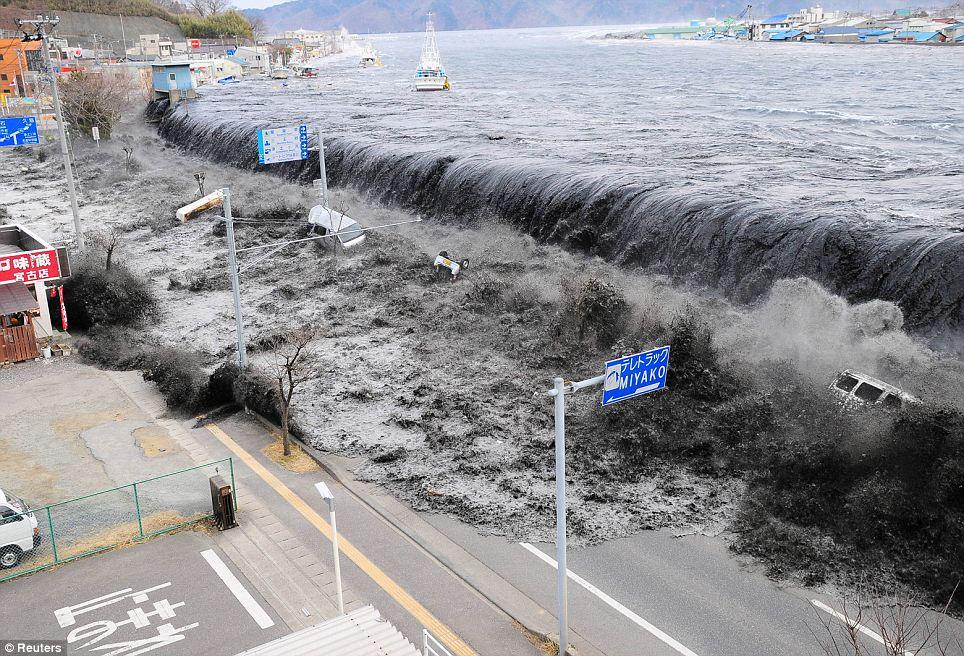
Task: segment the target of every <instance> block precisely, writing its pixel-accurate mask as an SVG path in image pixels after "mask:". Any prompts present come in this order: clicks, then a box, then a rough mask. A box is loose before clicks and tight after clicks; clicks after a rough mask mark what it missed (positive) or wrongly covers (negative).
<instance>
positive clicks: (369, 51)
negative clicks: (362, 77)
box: [359, 43, 382, 68]
mask: <svg viewBox="0 0 964 656" xmlns="http://www.w3.org/2000/svg"><path fill="white" fill-rule="evenodd" d="M359 63H360V65H361V67H362V68H368V67H369V66H381V65H382V58H381V57H380V56H379V55H378V52H377V51H376V50H375V47H374V46H373V45H372V44H370V43H366V44H365V50H364V52H362V56H361V62H359Z"/></svg>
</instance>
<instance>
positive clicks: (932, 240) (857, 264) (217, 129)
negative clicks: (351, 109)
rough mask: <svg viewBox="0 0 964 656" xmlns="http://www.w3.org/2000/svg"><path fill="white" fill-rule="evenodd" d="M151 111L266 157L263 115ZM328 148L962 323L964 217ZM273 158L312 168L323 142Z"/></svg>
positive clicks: (468, 195)
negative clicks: (903, 221)
mask: <svg viewBox="0 0 964 656" xmlns="http://www.w3.org/2000/svg"><path fill="white" fill-rule="evenodd" d="M148 119H149V120H152V121H154V122H156V123H158V132H159V134H160V135H161V136H162V137H163V138H164V139H166V140H167V141H169V142H171V143H174V144H177V145H179V146H181V147H184V148H186V149H189V150H191V151H193V152H195V153H197V154H199V155H202V156H205V157H207V158H210V159H212V160H215V161H219V162H224V163H230V164H232V165H234V166H237V167H240V168H247V169H255V168H258V158H257V138H256V136H255V130H254V128H255V127H258V126H254V125H251V124H248V123H243V122H240V121H229V120H223V121H211V120H209V119H208V120H203V121H202V120H199V119H197V118H195V117H192V116H191V115H190V114H189V112H188V111H186V110H185V109H183V108H180V107H179V108H175V109H173V110H170V109H169V108H168V107H167V103H166V101H160V102H156V103H153V104H152V105H151V106H150V107H149V108H148ZM325 152H326V166H327V171H328V178H329V182H330V184H332V185H335V186H345V187H352V188H355V189H357V190H359V191H361V192H362V193H365V194H367V195H368V196H369V197H371V198H373V199H375V200H377V201H379V202H382V203H386V204H390V205H395V206H399V207H403V208H406V209H409V210H413V211H417V212H420V213H422V214H425V215H428V216H433V217H436V218H438V219H440V220H446V219H453V218H463V219H464V218H466V217H470V218H474V217H485V216H494V217H496V218H498V219H500V220H501V221H504V222H506V223H508V224H511V225H513V226H515V227H517V228H518V229H520V230H522V231H525V232H526V233H528V234H530V235H532V236H533V237H535V238H537V239H539V240H542V241H544V242H547V243H552V244H557V245H560V246H563V247H565V248H568V249H571V250H575V251H580V252H583V253H586V254H589V255H596V256H599V257H602V258H605V259H607V260H609V261H611V262H614V263H617V264H619V265H622V266H626V267H643V268H647V269H649V270H652V271H655V272H658V273H663V274H668V275H670V276H673V277H675V278H680V279H686V280H690V281H693V282H696V283H698V284H705V285H711V286H715V287H718V288H719V289H721V290H722V291H723V292H724V293H725V294H726V295H727V296H729V297H730V298H733V299H734V300H736V301H739V302H752V301H754V300H755V299H757V298H759V297H760V296H761V295H763V294H765V293H766V292H767V291H768V290H769V289H770V286H771V285H772V284H773V283H774V282H775V281H777V280H780V279H783V278H791V277H797V276H806V277H809V278H812V279H814V280H816V281H817V282H819V283H821V284H823V285H824V286H826V287H827V288H828V289H829V290H831V291H832V292H834V293H836V294H839V295H841V296H843V297H845V298H846V299H847V300H849V301H851V302H854V303H857V302H864V301H868V300H872V299H875V298H880V299H884V300H887V301H892V302H894V303H896V304H897V305H898V306H899V307H900V308H901V310H902V311H903V312H904V315H905V319H906V321H905V326H906V327H907V328H908V329H910V330H912V331H915V332H917V333H919V334H922V335H925V336H928V337H935V338H940V337H945V338H946V337H949V336H955V335H957V334H958V333H959V331H960V329H961V326H962V320H964V229H962V230H957V231H955V230H954V229H952V228H947V227H938V226H933V227H928V226H920V225H914V226H901V225H900V224H899V223H898V224H894V223H893V222H891V223H887V224H886V225H881V223H879V222H874V221H867V220H862V217H860V216H859V215H854V214H851V213H847V212H841V213H839V214H835V215H832V216H831V215H828V214H827V213H826V211H825V210H824V211H818V210H816V209H808V207H807V206H806V203H802V202H801V203H800V204H798V205H794V206H791V207H781V208H777V207H774V206H767V205H766V204H765V203H764V202H762V201H758V200H753V199H748V198H744V197H739V196H735V195H728V194H724V193H721V192H715V193H714V191H713V190H708V189H699V188H695V187H693V186H692V185H688V186H687V185H680V186H679V187H678V188H677V187H675V186H673V185H669V184H667V183H665V182H656V181H647V180H645V179H642V178H641V177H640V175H639V174H638V173H636V172H633V171H629V170H621V169H619V168H616V167H612V168H607V167H606V166H598V167H593V168H592V169H589V170H587V169H586V167H585V166H582V167H577V166H575V165H570V164H567V163H565V162H558V161H547V160H539V159H522V158H518V157H511V158H509V157H504V158H500V157H492V156H485V155H480V154H472V153H458V152H444V151H441V150H439V149H438V148H436V147H430V146H425V145H422V146H419V145H415V144H398V143H382V142H376V141H374V140H370V139H357V138H345V137H336V138H333V139H331V140H326V144H325ZM272 172H276V173H278V174H279V175H282V176H284V177H286V178H289V179H297V180H301V181H303V182H306V183H307V182H310V181H311V180H312V179H314V178H316V177H317V172H318V159H317V150H316V149H315V150H313V151H312V153H311V158H310V159H308V160H305V161H301V162H289V163H286V164H278V165H273V166H272Z"/></svg>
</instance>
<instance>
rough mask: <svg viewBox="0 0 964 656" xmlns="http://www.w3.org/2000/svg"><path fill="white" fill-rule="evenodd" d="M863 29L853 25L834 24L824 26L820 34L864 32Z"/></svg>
mask: <svg viewBox="0 0 964 656" xmlns="http://www.w3.org/2000/svg"><path fill="white" fill-rule="evenodd" d="M862 31H863V30H858V29H857V28H856V27H853V26H845V25H833V26H830V27H824V28H823V29H821V30H820V34H857V33H858V32H862Z"/></svg>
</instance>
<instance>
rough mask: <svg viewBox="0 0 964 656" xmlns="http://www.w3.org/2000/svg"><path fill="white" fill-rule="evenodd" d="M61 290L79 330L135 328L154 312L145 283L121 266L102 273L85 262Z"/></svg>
mask: <svg viewBox="0 0 964 656" xmlns="http://www.w3.org/2000/svg"><path fill="white" fill-rule="evenodd" d="M64 290H65V294H64V303H65V305H66V307H67V314H68V315H69V316H70V321H71V324H73V326H75V327H76V328H80V329H86V328H90V327H91V326H95V325H107V326H135V325H137V324H139V323H140V322H142V321H143V320H144V319H147V318H149V317H151V316H153V315H154V314H155V312H156V311H157V299H156V298H155V296H154V292H153V290H152V289H151V287H150V285H149V283H148V281H147V280H145V279H144V278H143V277H141V276H139V275H137V274H135V273H134V272H132V271H131V270H130V269H128V268H127V267H126V266H124V265H122V264H120V263H115V264H113V265H112V266H111V268H110V270H105V269H103V268H102V267H101V266H99V265H98V264H96V263H95V262H94V261H93V259H92V258H85V259H83V260H81V262H80V264H79V265H78V266H77V267H76V268H75V269H74V271H73V274H72V275H71V277H70V278H67V281H66V283H65V284H64Z"/></svg>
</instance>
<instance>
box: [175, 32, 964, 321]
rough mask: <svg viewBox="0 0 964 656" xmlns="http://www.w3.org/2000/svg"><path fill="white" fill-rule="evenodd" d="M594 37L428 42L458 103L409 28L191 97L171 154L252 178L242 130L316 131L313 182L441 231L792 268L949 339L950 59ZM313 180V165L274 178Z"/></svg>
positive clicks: (252, 161) (761, 271) (963, 269)
mask: <svg viewBox="0 0 964 656" xmlns="http://www.w3.org/2000/svg"><path fill="white" fill-rule="evenodd" d="M605 31H606V30H605V29H591V30H586V29H582V30H575V29H569V30H559V29H553V30H511V31H482V32H449V33H441V34H440V35H439V45H440V49H441V52H442V56H443V61H444V63H445V65H446V68H447V69H448V72H449V76H450V79H451V80H452V85H453V89H452V91H450V92H448V93H429V94H417V93H414V92H412V91H411V90H410V89H411V76H412V73H413V71H414V68H415V66H416V64H417V61H418V56H419V50H420V46H421V40H422V37H421V35H418V34H408V35H392V36H379V37H376V38H373V39H372V40H373V42H374V44H375V46H376V48H377V49H378V50H379V51H380V52H382V53H383V54H382V59H383V61H384V63H385V67H384V68H371V69H361V68H359V67H358V65H357V59H356V58H355V57H345V58H342V59H340V60H338V61H328V62H325V63H324V64H323V65H322V68H321V77H320V78H318V79H313V80H304V79H293V80H290V81H289V83H288V84H287V85H286V86H285V85H283V84H282V83H281V82H280V81H277V80H270V81H269V80H264V79H258V80H247V81H244V82H242V83H241V84H236V85H229V86H227V87H221V88H213V89H209V90H204V91H203V93H202V97H201V99H199V100H198V101H196V102H191V103H188V104H183V105H181V106H180V107H179V108H178V109H176V110H174V111H173V112H170V113H168V114H166V115H165V116H164V118H163V119H162V123H161V127H160V130H161V133H162V134H163V135H164V136H165V137H167V138H168V139H170V140H172V141H174V142H177V143H180V144H182V145H185V146H188V147H190V148H192V149H194V150H197V151H199V152H202V153H205V154H207V155H209V156H211V157H215V158H217V159H220V160H222V161H231V162H235V163H236V164H238V165H240V166H244V167H256V166H257V153H256V146H255V133H254V130H255V129H256V128H260V127H278V126H282V125H289V124H296V123H310V124H314V125H319V126H321V127H322V128H323V129H324V130H325V133H326V140H328V148H327V149H326V152H327V154H328V166H329V177H330V179H331V180H332V182H334V183H335V184H345V185H352V186H356V187H358V188H359V189H362V190H364V191H367V192H368V193H370V194H372V195H373V196H374V197H375V198H378V199H381V200H383V201H385V202H391V203H396V204H399V205H403V206H406V207H410V208H413V209H416V210H417V211H421V212H425V213H429V214H432V215H438V216H453V215H454V216H458V215H465V214H472V215H476V214H489V215H495V216H498V217H500V218H501V219H503V220H505V221H507V222H510V223H512V224H514V225H516V226H518V227H519V228H521V229H522V230H525V231H527V232H530V233H531V234H533V235H535V236H537V237H539V238H541V239H545V240H547V241H553V242H556V243H561V244H563V245H566V246H568V247H569V248H573V249H578V250H582V251H585V252H588V253H593V254H598V255H600V256H602V257H605V258H608V259H610V260H613V261H615V262H618V263H620V264H623V265H627V266H645V267H651V268H653V269H655V270H658V271H662V272H666V273H670V274H673V275H679V276H686V277H690V278H693V279H695V280H697V281H699V282H703V283H708V284H712V285H717V286H719V287H720V288H722V289H723V290H724V291H725V292H726V293H728V294H729V295H731V296H732V297H734V298H736V299H738V300H751V299H754V298H756V297H757V296H758V295H760V294H761V293H763V292H764V291H766V290H767V289H768V288H769V286H770V285H771V283H772V282H773V281H775V280H777V279H780V278H784V277H790V276H797V275H807V276H810V277H812V278H814V279H816V280H818V281H820V282H821V283H823V284H825V285H826V286H827V287H829V288H830V289H831V290H833V291H835V292H837V293H840V294H842V295H844V296H846V297H847V298H849V299H850V300H853V301H862V300H867V299H870V298H877V297H879V298H884V299H887V300H892V301H895V302H897V303H898V304H899V305H900V306H901V308H902V309H903V310H904V312H905V314H906V315H907V319H908V325H909V327H911V328H914V329H916V330H918V331H921V332H924V333H928V334H932V335H933V334H940V333H946V332H948V331H950V332H957V331H958V330H960V328H961V327H962V325H964V77H962V75H961V73H962V71H964V48H955V47H911V46H896V45H876V46H857V45H837V46H822V45H815V44H773V43H705V42H667V43H655V42H640V41H624V40H609V39H594V38H590V37H591V36H592V35H598V34H601V33H604V32H605ZM275 168H278V169H280V170H281V171H280V172H282V173H284V174H286V175H291V176H299V177H301V178H303V179H305V180H308V179H311V178H312V177H313V176H314V175H315V171H317V161H316V160H312V162H310V163H309V164H308V165H306V166H300V165H299V166H279V165H276V166H275Z"/></svg>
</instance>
